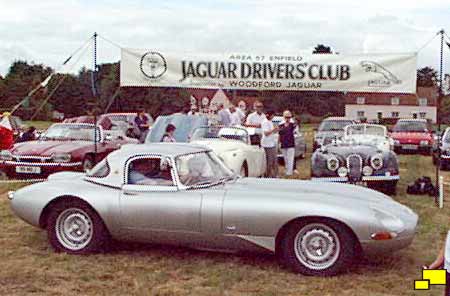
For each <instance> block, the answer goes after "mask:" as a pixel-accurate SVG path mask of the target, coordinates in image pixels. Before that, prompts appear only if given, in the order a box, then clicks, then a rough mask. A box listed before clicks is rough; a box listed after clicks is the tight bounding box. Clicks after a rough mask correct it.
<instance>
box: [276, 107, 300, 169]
mask: <svg viewBox="0 0 450 296" xmlns="http://www.w3.org/2000/svg"><path fill="white" fill-rule="evenodd" d="M278 128H279V131H278V134H279V135H280V146H281V153H282V154H283V158H284V166H285V168H286V176H292V174H293V172H294V169H295V137H294V131H295V128H296V126H295V123H294V122H293V120H292V113H291V111H289V110H286V111H284V112H283V120H282V121H281V123H280V125H279V127H278Z"/></svg>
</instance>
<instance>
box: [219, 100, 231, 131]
mask: <svg viewBox="0 0 450 296" xmlns="http://www.w3.org/2000/svg"><path fill="white" fill-rule="evenodd" d="M217 114H218V115H219V124H220V125H223V126H230V123H231V114H230V111H229V110H228V109H225V107H224V106H223V104H220V105H219V112H218V113H217Z"/></svg>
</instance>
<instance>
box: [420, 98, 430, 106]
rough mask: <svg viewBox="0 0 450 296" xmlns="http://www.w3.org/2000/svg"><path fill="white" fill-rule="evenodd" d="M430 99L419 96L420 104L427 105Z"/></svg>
mask: <svg viewBox="0 0 450 296" xmlns="http://www.w3.org/2000/svg"><path fill="white" fill-rule="evenodd" d="M427 105H428V100H427V98H419V106H427Z"/></svg>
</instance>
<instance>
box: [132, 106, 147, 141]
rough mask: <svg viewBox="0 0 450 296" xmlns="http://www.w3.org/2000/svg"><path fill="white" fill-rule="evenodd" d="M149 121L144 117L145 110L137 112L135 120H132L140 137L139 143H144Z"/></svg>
mask: <svg viewBox="0 0 450 296" xmlns="http://www.w3.org/2000/svg"><path fill="white" fill-rule="evenodd" d="M148 121H149V119H148V117H147V115H145V110H144V109H142V110H141V111H140V112H138V114H137V116H136V118H135V119H134V123H135V124H136V126H137V128H138V129H139V132H140V135H139V141H140V142H141V143H144V141H145V138H146V137H147V134H148V130H149V128H150V124H149V122H148Z"/></svg>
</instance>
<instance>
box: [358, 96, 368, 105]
mask: <svg viewBox="0 0 450 296" xmlns="http://www.w3.org/2000/svg"><path fill="white" fill-rule="evenodd" d="M365 103H366V98H365V97H357V98H356V104H358V105H364V104H365Z"/></svg>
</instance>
